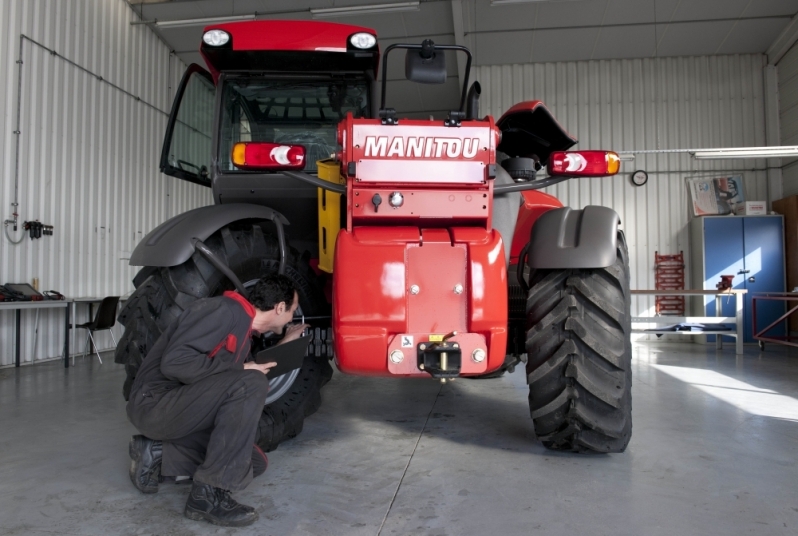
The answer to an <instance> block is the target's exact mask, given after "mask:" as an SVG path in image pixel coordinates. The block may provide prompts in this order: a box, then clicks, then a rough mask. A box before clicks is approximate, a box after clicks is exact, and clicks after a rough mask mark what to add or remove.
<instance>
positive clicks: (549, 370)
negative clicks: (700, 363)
mask: <svg viewBox="0 0 798 536" xmlns="http://www.w3.org/2000/svg"><path fill="white" fill-rule="evenodd" d="M529 283H530V285H529V286H530V290H529V293H528V296H527V303H526V311H527V328H528V329H527V339H526V349H527V354H528V361H527V382H528V384H529V409H530V412H531V414H532V419H533V422H534V425H535V434H536V435H537V437H538V438H539V439H540V440H541V442H542V443H543V445H545V446H546V447H547V448H550V449H553V450H567V451H575V452H578V451H596V452H623V450H624V449H626V446H627V445H628V444H629V439H630V438H631V436H632V369H631V367H632V345H631V314H630V308H631V301H630V290H629V254H628V251H627V248H626V241H625V239H624V236H623V233H621V232H619V233H618V247H617V255H616V260H615V263H614V264H613V265H612V266H610V267H608V268H596V269H589V270H578V269H561V270H532V272H531V273H530V281H529Z"/></svg>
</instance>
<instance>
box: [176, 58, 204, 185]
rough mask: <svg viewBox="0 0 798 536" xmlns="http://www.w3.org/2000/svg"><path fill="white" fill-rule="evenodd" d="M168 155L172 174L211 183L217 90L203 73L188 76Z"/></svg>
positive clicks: (192, 73)
mask: <svg viewBox="0 0 798 536" xmlns="http://www.w3.org/2000/svg"><path fill="white" fill-rule="evenodd" d="M188 76H189V78H188V82H187V83H186V86H185V90H184V92H183V96H182V98H181V99H180V108H179V109H178V112H177V117H176V118H175V122H174V129H173V130H172V138H171V139H170V140H169V149H168V152H167V154H166V164H167V165H168V168H167V169H165V170H164V172H165V173H167V174H169V175H174V176H177V177H180V178H188V179H189V180H193V181H196V182H199V183H202V184H208V185H209V184H210V182H211V181H210V176H209V174H208V169H209V166H210V160H211V154H212V151H211V138H212V136H211V133H212V131H213V111H214V100H215V95H216V88H215V87H214V85H213V82H212V81H211V80H210V78H209V77H208V76H207V75H206V74H204V73H203V72H199V71H195V72H191V73H189V74H188Z"/></svg>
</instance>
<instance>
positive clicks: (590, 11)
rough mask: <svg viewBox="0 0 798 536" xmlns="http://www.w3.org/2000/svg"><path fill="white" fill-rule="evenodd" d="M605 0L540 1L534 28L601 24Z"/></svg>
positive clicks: (605, 4) (605, 5) (605, 6)
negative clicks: (574, 0)
mask: <svg viewBox="0 0 798 536" xmlns="http://www.w3.org/2000/svg"><path fill="white" fill-rule="evenodd" d="M606 8H607V0H584V1H576V2H541V4H540V7H538V18H537V25H536V26H535V27H536V28H562V27H566V26H594V25H597V24H602V23H603V19H604V12H605V11H606Z"/></svg>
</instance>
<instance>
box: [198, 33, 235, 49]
mask: <svg viewBox="0 0 798 536" xmlns="http://www.w3.org/2000/svg"><path fill="white" fill-rule="evenodd" d="M202 40H203V41H205V44H206V45H210V46H212V47H220V46H222V45H226V44H227V42H228V41H230V34H229V33H227V32H225V31H224V30H209V31H207V32H205V35H203V36H202Z"/></svg>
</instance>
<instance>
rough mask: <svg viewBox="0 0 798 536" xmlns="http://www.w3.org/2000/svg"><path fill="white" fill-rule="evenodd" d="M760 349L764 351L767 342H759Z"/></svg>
mask: <svg viewBox="0 0 798 536" xmlns="http://www.w3.org/2000/svg"><path fill="white" fill-rule="evenodd" d="M759 349H760V350H764V349H765V341H759Z"/></svg>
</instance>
